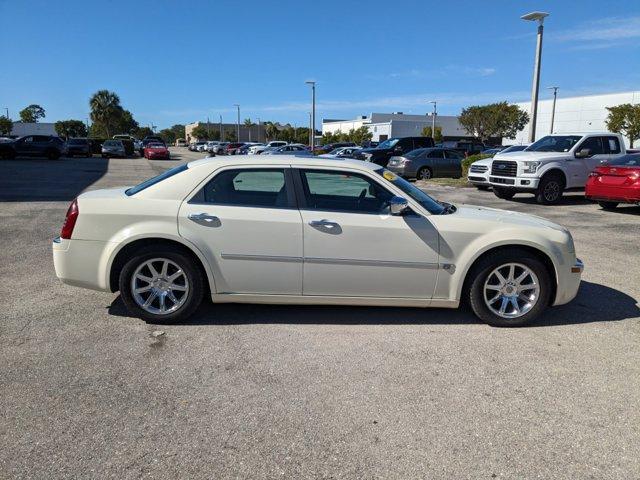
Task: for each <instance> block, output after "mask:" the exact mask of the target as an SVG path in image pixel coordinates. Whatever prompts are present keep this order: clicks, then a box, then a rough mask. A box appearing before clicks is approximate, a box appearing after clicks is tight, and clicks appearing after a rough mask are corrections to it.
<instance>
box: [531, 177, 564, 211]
mask: <svg viewBox="0 0 640 480" xmlns="http://www.w3.org/2000/svg"><path fill="white" fill-rule="evenodd" d="M563 190H564V179H563V178H562V176H561V175H558V174H556V173H549V174H547V175H545V176H544V177H543V178H542V180H540V184H539V185H538V190H537V191H536V201H537V202H538V203H541V204H543V205H555V204H556V203H558V202H560V200H561V199H562V191H563Z"/></svg>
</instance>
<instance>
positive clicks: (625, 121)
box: [606, 103, 640, 148]
mask: <svg viewBox="0 0 640 480" xmlns="http://www.w3.org/2000/svg"><path fill="white" fill-rule="evenodd" d="M607 110H609V115H608V116H607V120H606V124H607V128H608V129H609V131H611V132H615V133H620V134H621V135H624V136H625V137H627V138H628V139H629V146H630V147H631V148H633V141H634V140H636V139H638V138H640V104H638V105H632V104H630V103H624V104H622V105H616V106H615V107H607Z"/></svg>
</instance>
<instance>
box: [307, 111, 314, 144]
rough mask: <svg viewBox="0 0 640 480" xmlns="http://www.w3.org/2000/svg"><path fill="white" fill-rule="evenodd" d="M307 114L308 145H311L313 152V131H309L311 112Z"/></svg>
mask: <svg viewBox="0 0 640 480" xmlns="http://www.w3.org/2000/svg"><path fill="white" fill-rule="evenodd" d="M307 113H308V114H309V145H311V149H312V150H313V130H311V124H312V122H311V112H307Z"/></svg>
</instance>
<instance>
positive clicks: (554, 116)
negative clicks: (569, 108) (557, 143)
mask: <svg viewBox="0 0 640 480" xmlns="http://www.w3.org/2000/svg"><path fill="white" fill-rule="evenodd" d="M547 88H548V89H549V90H553V105H552V106H551V129H550V130H549V133H553V121H554V120H555V118H556V98H557V96H558V87H547Z"/></svg>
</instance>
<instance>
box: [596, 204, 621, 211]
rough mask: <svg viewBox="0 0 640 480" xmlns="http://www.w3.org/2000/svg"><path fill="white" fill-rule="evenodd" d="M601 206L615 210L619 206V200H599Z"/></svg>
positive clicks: (604, 208)
mask: <svg viewBox="0 0 640 480" xmlns="http://www.w3.org/2000/svg"><path fill="white" fill-rule="evenodd" d="M598 205H600V208H602V209H603V210H615V209H616V207H617V206H618V202H598Z"/></svg>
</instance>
